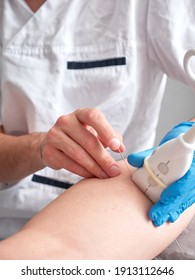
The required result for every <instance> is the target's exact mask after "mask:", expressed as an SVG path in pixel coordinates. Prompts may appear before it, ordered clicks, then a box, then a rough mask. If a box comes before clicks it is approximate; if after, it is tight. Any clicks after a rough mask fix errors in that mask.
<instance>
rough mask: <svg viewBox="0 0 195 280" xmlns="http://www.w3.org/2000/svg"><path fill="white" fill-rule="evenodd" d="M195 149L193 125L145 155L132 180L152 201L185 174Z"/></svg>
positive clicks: (156, 199) (155, 200) (194, 128)
mask: <svg viewBox="0 0 195 280" xmlns="http://www.w3.org/2000/svg"><path fill="white" fill-rule="evenodd" d="M194 150H195V125H194V126H192V128H191V129H190V130H188V131H187V132H186V133H185V134H180V135H179V136H178V137H177V138H174V139H171V140H169V141H167V142H166V143H164V144H162V145H161V146H159V147H157V148H156V149H155V150H154V152H153V153H152V155H151V156H150V157H146V158H145V160H144V165H143V167H141V168H139V169H137V170H136V171H135V172H134V173H133V175H132V180H133V181H134V182H135V183H136V185H137V186H138V187H139V188H140V189H141V190H142V191H143V192H144V193H145V195H146V196H147V197H148V198H149V199H150V200H151V201H152V202H153V203H155V202H157V201H158V200H159V198H160V194H161V193H162V191H163V190H164V189H165V188H166V187H168V186H169V185H170V184H172V183H173V182H175V181H177V180H178V179H180V178H181V177H183V176H184V175H185V173H186V172H187V171H188V170H189V168H190V166H191V164H192V160H193V153H194Z"/></svg>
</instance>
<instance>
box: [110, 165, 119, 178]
mask: <svg viewBox="0 0 195 280" xmlns="http://www.w3.org/2000/svg"><path fill="white" fill-rule="evenodd" d="M120 173H121V172H120V169H119V167H118V166H116V165H113V166H111V167H110V176H111V177H116V176H118V175H120Z"/></svg>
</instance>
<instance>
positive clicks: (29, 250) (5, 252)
mask: <svg viewBox="0 0 195 280" xmlns="http://www.w3.org/2000/svg"><path fill="white" fill-rule="evenodd" d="M120 166H121V171H122V174H121V175H120V176H118V177H115V178H110V179H105V180H99V179H88V180H83V181H81V182H79V183H78V184H76V185H75V186H73V187H72V188H70V189H69V190H68V191H66V192H65V193H63V194H62V195H61V196H60V197H58V198H57V199H56V200H55V201H53V202H52V203H51V204H50V205H49V206H48V207H46V208H45V209H44V210H43V211H41V212H40V213H39V214H38V215H36V216H35V217H34V218H33V219H32V220H31V221H30V222H29V223H28V224H27V225H26V226H25V227H24V228H23V230H22V231H21V232H19V233H18V234H16V235H15V236H13V237H11V238H9V239H7V240H5V241H3V242H2V243H1V244H0V252H1V253H0V258H3V259H4V258H5V259H6V258H8V259H9V258H10V259H25V258H26V259H152V258H154V257H155V256H156V255H158V254H159V253H160V252H161V251H163V250H164V249H165V248H166V247H167V246H168V245H169V244H170V243H171V242H172V241H173V240H174V239H175V238H177V236H178V235H179V234H180V233H181V232H182V230H183V229H184V228H185V227H186V226H187V224H188V223H189V221H190V220H191V218H192V216H193V214H194V210H195V208H194V207H191V208H190V209H188V210H187V211H185V213H184V214H183V215H182V216H181V217H180V218H179V219H178V221H176V222H175V223H173V224H170V223H166V224H165V225H163V226H161V227H154V226H153V224H152V222H151V221H150V220H149V218H148V215H147V213H148V210H149V208H150V207H151V202H150V201H149V200H148V199H147V198H146V197H145V196H144V194H143V193H142V192H141V191H140V190H139V189H138V188H137V187H136V186H135V184H134V183H133V182H132V181H131V179H130V176H129V172H128V170H127V168H126V167H125V165H124V163H123V162H121V163H120ZM18 244H23V246H22V247H21V245H18ZM18 246H20V248H17V247H18Z"/></svg>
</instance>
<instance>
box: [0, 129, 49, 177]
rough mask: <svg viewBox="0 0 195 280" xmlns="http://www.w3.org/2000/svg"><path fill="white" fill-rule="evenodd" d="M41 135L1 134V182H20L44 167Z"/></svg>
mask: <svg viewBox="0 0 195 280" xmlns="http://www.w3.org/2000/svg"><path fill="white" fill-rule="evenodd" d="M42 137H43V134H41V133H31V134H28V135H24V136H10V135H6V134H4V133H3V132H1V133H0V182H11V181H15V180H19V179H21V178H23V177H25V176H27V175H29V174H32V173H33V172H35V171H37V170H40V169H42V168H43V167H44V164H43V162H42V160H41V154H40V150H39V146H40V142H41V138H42Z"/></svg>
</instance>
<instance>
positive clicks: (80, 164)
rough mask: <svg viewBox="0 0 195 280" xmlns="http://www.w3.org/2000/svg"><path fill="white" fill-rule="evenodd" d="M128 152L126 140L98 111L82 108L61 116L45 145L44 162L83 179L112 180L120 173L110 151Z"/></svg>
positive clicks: (42, 149) (42, 146) (43, 143)
mask: <svg viewBox="0 0 195 280" xmlns="http://www.w3.org/2000/svg"><path fill="white" fill-rule="evenodd" d="M107 147H109V148H110V149H111V150H113V151H116V152H118V150H119V149H120V151H121V152H123V151H124V149H125V148H124V145H123V144H122V137H121V136H120V135H119V134H117V133H116V132H115V131H114V130H113V128H112V127H111V126H110V124H109V123H108V121H107V120H106V119H105V117H104V115H103V114H102V113H101V112H100V111H99V110H97V109H90V108H89V109H88V108H87V109H78V110H76V111H75V112H73V113H71V114H69V115H64V116H61V117H60V118H59V119H58V120H57V121H56V123H55V125H54V126H53V127H52V128H51V129H50V130H49V131H48V133H46V134H45V136H44V139H43V141H42V143H41V155H42V160H43V162H44V164H45V165H46V166H49V167H51V168H53V169H61V168H65V169H67V170H69V171H71V172H73V173H75V174H78V175H80V176H82V177H97V178H108V177H115V176H118V175H119V174H120V169H119V167H118V164H117V162H116V161H115V160H114V159H113V158H112V157H111V155H110V154H109V153H108V151H107V150H106V148H107Z"/></svg>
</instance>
